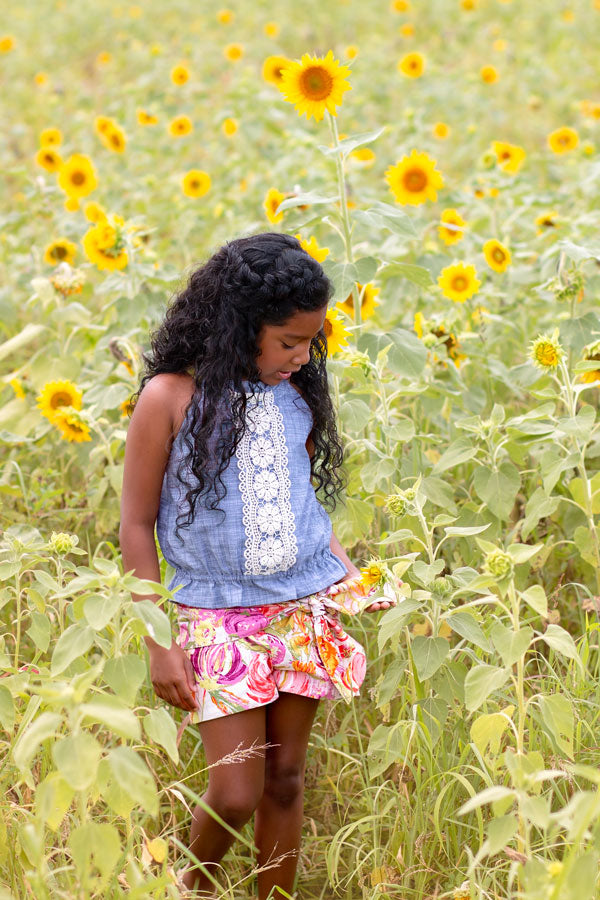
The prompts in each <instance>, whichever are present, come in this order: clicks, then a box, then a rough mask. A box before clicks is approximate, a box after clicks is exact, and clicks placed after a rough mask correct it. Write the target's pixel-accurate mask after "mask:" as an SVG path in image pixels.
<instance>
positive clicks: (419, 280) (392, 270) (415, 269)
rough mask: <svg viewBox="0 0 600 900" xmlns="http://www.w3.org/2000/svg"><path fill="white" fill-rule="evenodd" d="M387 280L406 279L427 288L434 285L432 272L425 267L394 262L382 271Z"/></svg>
mask: <svg viewBox="0 0 600 900" xmlns="http://www.w3.org/2000/svg"><path fill="white" fill-rule="evenodd" d="M381 274H382V277H385V278H406V280H407V281H411V282H412V283H413V284H418V286H419V287H422V288H426V287H429V285H430V284H433V278H432V277H431V272H430V271H429V269H426V268H425V267H424V266H415V265H414V264H413V263H404V262H392V263H389V265H387V266H386V267H385V269H383V271H382V273H381Z"/></svg>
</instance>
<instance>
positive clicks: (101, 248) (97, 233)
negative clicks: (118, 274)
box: [82, 216, 129, 271]
mask: <svg viewBox="0 0 600 900" xmlns="http://www.w3.org/2000/svg"><path fill="white" fill-rule="evenodd" d="M82 244H83V249H84V250H85V255H86V256H87V258H88V259H89V260H90V262H93V263H94V264H95V265H96V266H97V268H98V269H101V270H103V269H106V270H108V271H114V270H115V269H124V268H125V266H126V265H127V263H128V262H129V257H128V254H127V250H126V249H125V238H124V233H123V220H122V218H121V217H120V216H113V217H112V222H111V221H109V219H108V218H106V219H103V220H101V221H100V222H98V223H96V224H95V225H94V226H93V227H92V228H90V229H89V231H87V232H86V233H85V234H84V236H83V240H82Z"/></svg>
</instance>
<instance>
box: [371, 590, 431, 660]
mask: <svg viewBox="0 0 600 900" xmlns="http://www.w3.org/2000/svg"><path fill="white" fill-rule="evenodd" d="M421 606H422V602H421V601H420V600H414V599H412V598H410V599H409V598H404V599H402V600H400V602H399V603H398V605H397V606H394V607H392V609H388V610H387V612H385V613H384V614H383V615H382V617H381V619H380V620H379V625H378V628H377V643H378V647H379V652H380V653H381V652H382V650H383V648H384V647H385V645H386V644H387V642H388V641H389V640H391V639H392V638H395V637H397V636H399V635H400V634H402V631H403V630H404V626H405V625H406V620H407V618H408V617H409V616H410V615H411V614H412V613H414V612H415V611H416V610H417V609H420V608H421Z"/></svg>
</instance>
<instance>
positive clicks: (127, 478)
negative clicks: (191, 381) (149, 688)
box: [119, 375, 196, 710]
mask: <svg viewBox="0 0 600 900" xmlns="http://www.w3.org/2000/svg"><path fill="white" fill-rule="evenodd" d="M173 377H176V376H170V375H158V376H155V377H154V378H153V379H151V381H149V382H148V384H147V385H146V386H145V387H144V390H143V391H142V393H141V394H140V398H139V400H138V402H137V404H136V407H135V409H134V411H133V415H132V418H131V423H130V425H129V431H128V433H127V441H126V444H125V468H124V473H123V493H122V498H121V524H120V528H119V540H120V543H121V551H122V554H123V568H124V570H125V571H126V572H128V571H131V570H133V573H134V575H135V576H136V577H137V578H144V579H148V580H150V581H156V582H160V567H159V563H158V554H157V552H156V544H155V540H154V525H155V522H156V517H157V515H158V506H159V502H160V493H161V488H162V482H163V477H164V473H165V468H166V465H167V462H168V459H169V453H170V446H171V441H172V437H173V409H174V403H173V396H174V383H173V381H172V378H173ZM132 597H133V599H134V600H136V601H137V600H142V599H144V597H148V598H149V599H151V600H153V601H154V602H156V600H157V599H158V596H157V595H156V594H151V595H141V594H133V595H132ZM145 641H146V645H147V647H148V651H149V654H150V676H151V678H152V684H153V686H154V690H155V691H156V693H157V695H158V696H159V697H162V699H164V700H167V702H169V703H171V704H173V705H174V706H179V707H181V708H182V709H186V710H193V709H196V701H195V697H194V693H193V686H194V673H193V670H192V667H191V663H190V661H189V659H188V658H187V657H186V655H185V653H184V652H183V650H181V648H180V647H179V646H178V645H177V644H176V643H175V641H173V643H172V645H171V648H170V649H169V650H166V649H165V648H164V647H161V646H160V645H159V644H157V643H156V642H155V641H154V640H152V638H151V637H146V638H145Z"/></svg>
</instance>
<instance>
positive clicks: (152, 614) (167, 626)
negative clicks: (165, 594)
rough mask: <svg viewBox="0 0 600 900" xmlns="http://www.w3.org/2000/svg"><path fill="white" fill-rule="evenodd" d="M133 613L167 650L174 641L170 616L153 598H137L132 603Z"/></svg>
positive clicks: (154, 638)
mask: <svg viewBox="0 0 600 900" xmlns="http://www.w3.org/2000/svg"><path fill="white" fill-rule="evenodd" d="M131 612H132V614H133V615H134V616H135V617H136V618H138V619H140V620H141V621H142V622H143V623H144V625H145V626H146V631H147V633H148V634H149V635H150V637H151V638H152V639H153V640H154V641H156V643H157V644H159V645H160V646H161V647H165V648H166V649H167V650H168V649H169V647H170V646H171V644H172V643H173V635H172V633H171V623H170V622H169V619H168V617H167V616H166V615H165V613H164V612H163V611H162V609H159V608H158V606H157V605H156V603H153V602H152V600H148V599H146V600H137V601H135V602H133V603H132V605H131Z"/></svg>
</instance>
